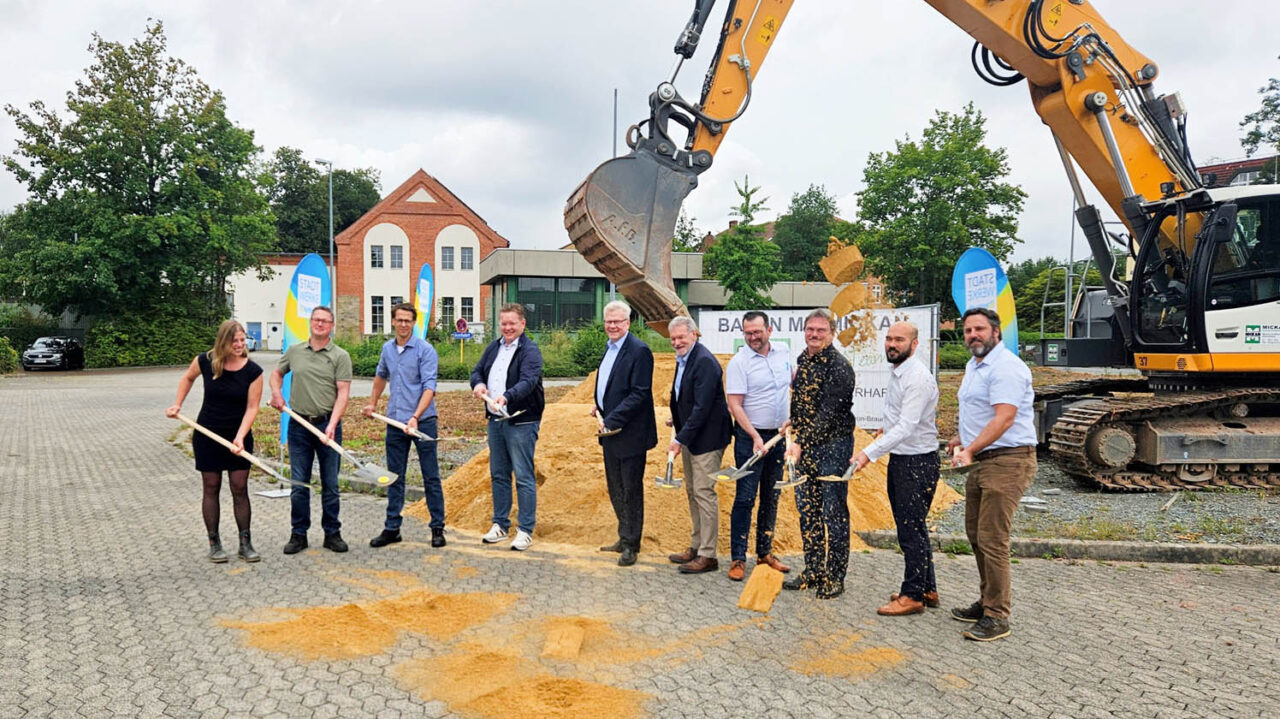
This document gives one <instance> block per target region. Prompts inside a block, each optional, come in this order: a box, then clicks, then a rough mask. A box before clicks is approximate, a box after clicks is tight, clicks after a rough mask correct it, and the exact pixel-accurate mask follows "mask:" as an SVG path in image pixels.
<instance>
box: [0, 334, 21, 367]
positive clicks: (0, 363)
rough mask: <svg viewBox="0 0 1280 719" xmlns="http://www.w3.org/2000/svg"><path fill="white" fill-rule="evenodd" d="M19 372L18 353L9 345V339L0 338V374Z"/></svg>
mask: <svg viewBox="0 0 1280 719" xmlns="http://www.w3.org/2000/svg"><path fill="white" fill-rule="evenodd" d="M17 371H18V351H17V350H15V349H14V348H13V345H11V344H9V338H8V337H0V374H9V373H10V372H17Z"/></svg>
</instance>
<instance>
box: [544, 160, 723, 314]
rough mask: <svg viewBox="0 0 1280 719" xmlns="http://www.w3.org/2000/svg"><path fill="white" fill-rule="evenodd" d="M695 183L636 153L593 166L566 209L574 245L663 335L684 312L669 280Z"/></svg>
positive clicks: (690, 176) (686, 175) (689, 175)
mask: <svg viewBox="0 0 1280 719" xmlns="http://www.w3.org/2000/svg"><path fill="white" fill-rule="evenodd" d="M697 184H698V180H697V177H696V176H695V175H694V174H693V173H692V172H687V173H686V172H682V171H680V170H679V169H675V168H672V167H671V166H670V165H669V164H666V163H663V162H661V161H659V160H658V159H657V158H655V157H654V156H653V155H652V154H650V153H649V152H647V151H645V150H643V149H641V150H636V151H634V152H632V153H631V154H629V155H625V156H623V157H617V158H614V159H612V160H609V161H607V162H605V163H604V164H603V165H600V166H599V167H597V168H596V169H595V171H593V172H592V173H591V174H590V175H588V176H587V179H586V180H584V181H583V183H582V184H581V185H579V186H578V188H577V189H576V190H574V191H573V194H572V195H570V196H569V200H568V202H567V203H566V204H565V209H564V226H565V229H566V230H568V231H569V238H570V240H572V241H573V246H574V247H575V248H577V250H578V252H579V253H581V254H582V256H583V257H585V258H586V260H587V261H588V262H590V263H591V264H592V265H594V266H595V268H596V269H597V270H599V271H600V273H601V274H603V275H604V276H605V277H607V278H608V279H609V281H610V282H613V283H614V284H615V285H617V287H618V291H619V292H621V293H622V296H623V297H625V298H627V301H628V302H629V303H630V304H631V306H632V307H634V308H635V309H636V310H638V311H639V312H640V314H642V315H644V318H645V320H646V321H647V323H648V325H649V326H650V327H652V328H653V329H654V330H656V331H658V332H659V333H660V334H662V335H663V336H664V337H665V336H667V323H668V322H669V321H670V320H671V318H673V317H675V316H677V315H687V314H688V310H687V309H686V308H685V306H684V302H682V301H681V300H680V297H679V296H677V295H676V291H675V284H674V283H673V282H672V278H671V238H672V237H673V236H674V235H675V228H676V218H677V216H678V215H679V213H680V205H681V203H683V202H684V198H685V197H686V196H688V194H689V192H690V191H691V190H693V188H694V187H696V186H697Z"/></svg>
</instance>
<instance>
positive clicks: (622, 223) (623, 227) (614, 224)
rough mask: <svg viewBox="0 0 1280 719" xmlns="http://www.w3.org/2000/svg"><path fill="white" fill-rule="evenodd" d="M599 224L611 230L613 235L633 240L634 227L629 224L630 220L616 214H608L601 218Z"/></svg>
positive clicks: (634, 236)
mask: <svg viewBox="0 0 1280 719" xmlns="http://www.w3.org/2000/svg"><path fill="white" fill-rule="evenodd" d="M600 224H602V225H605V226H607V227H608V228H609V229H610V230H613V233H614V236H615V237H618V238H620V239H624V240H634V239H635V238H636V229H635V228H634V227H632V226H631V223H630V222H627V221H626V220H625V219H623V218H621V217H618V216H617V215H609V216H608V217H606V218H604V219H603V220H601V221H600Z"/></svg>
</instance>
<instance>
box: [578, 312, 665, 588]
mask: <svg viewBox="0 0 1280 719" xmlns="http://www.w3.org/2000/svg"><path fill="white" fill-rule="evenodd" d="M630 327H631V307H630V306H629V305H628V304H627V303H625V302H621V301H614V302H610V303H609V304H607V305H605V307H604V331H605V334H606V335H608V336H609V342H608V345H606V347H605V353H604V357H603V359H601V361H600V369H599V370H597V371H596V388H595V389H596V393H595V399H596V404H595V407H593V408H592V409H591V415H592V416H593V417H596V418H598V420H599V421H600V422H601V423H602V424H603V425H604V429H605V430H606V432H608V431H612V430H621V431H620V432H618V433H617V434H612V435H611V436H607V437H604V436H602V437H600V438H599V442H600V446H601V447H603V448H604V477H605V481H606V483H607V484H608V487H609V501H610V502H611V503H612V504H613V513H614V514H615V515H616V516H617V518H618V541H617V542H615V543H613V544H610V545H608V546H605V547H601V548H600V551H602V552H619V553H620V554H621V556H620V557H618V566H620V567H629V566H631V565H633V564H635V563H636V555H637V554H638V553H639V552H640V535H641V532H642V531H643V528H644V466H645V453H646V452H648V451H649V450H650V449H653V448H654V447H655V446H657V444H658V422H657V419H656V418H655V417H654V413H653V352H652V351H650V349H649V346H648V345H646V344H645V343H644V342H642V341H641V340H640V338H639V337H636V336H635V335H633V334H631V333H630V332H629V331H628V329H629V328H630Z"/></svg>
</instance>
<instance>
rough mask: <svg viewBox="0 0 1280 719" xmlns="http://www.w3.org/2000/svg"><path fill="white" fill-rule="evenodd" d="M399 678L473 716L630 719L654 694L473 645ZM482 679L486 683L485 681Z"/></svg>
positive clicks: (405, 667) (413, 666)
mask: <svg viewBox="0 0 1280 719" xmlns="http://www.w3.org/2000/svg"><path fill="white" fill-rule="evenodd" d="M394 673H395V675H396V679H397V680H398V681H399V682H400V683H401V684H402V685H405V686H407V687H409V688H410V689H411V690H412V691H414V693H416V694H418V695H419V696H421V697H422V698H424V699H428V700H438V701H443V702H445V703H446V704H448V705H449V709H450V710H451V711H454V712H457V713H458V714H461V715H463V716H469V717H486V718H488V717H492V718H493V719H498V718H500V717H549V718H550V719H578V718H579V717H584V716H591V717H600V718H601V719H625V718H627V717H638V716H641V714H642V713H643V711H642V708H643V705H644V703H645V702H646V701H648V700H649V699H651V698H652V697H650V696H649V695H648V694H645V693H643V692H637V691H633V690H630V689H619V688H617V687H611V686H608V685H606V684H600V683H598V682H593V681H587V680H583V679H576V678H571V677H560V676H556V675H554V674H551V673H550V672H548V671H546V670H545V669H543V668H541V667H539V666H538V665H537V663H535V662H530V661H528V660H526V659H524V658H522V657H520V656H519V655H518V654H515V653H508V651H506V650H496V649H494V648H492V647H485V646H479V645H467V646H462V647H459V648H458V649H457V650H455V651H453V652H450V653H448V654H445V655H443V656H438V657H430V658H422V659H413V660H411V661H408V662H404V663H402V664H399V665H397V666H396V668H395V670H394ZM480 678H482V680H479V679H480Z"/></svg>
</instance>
